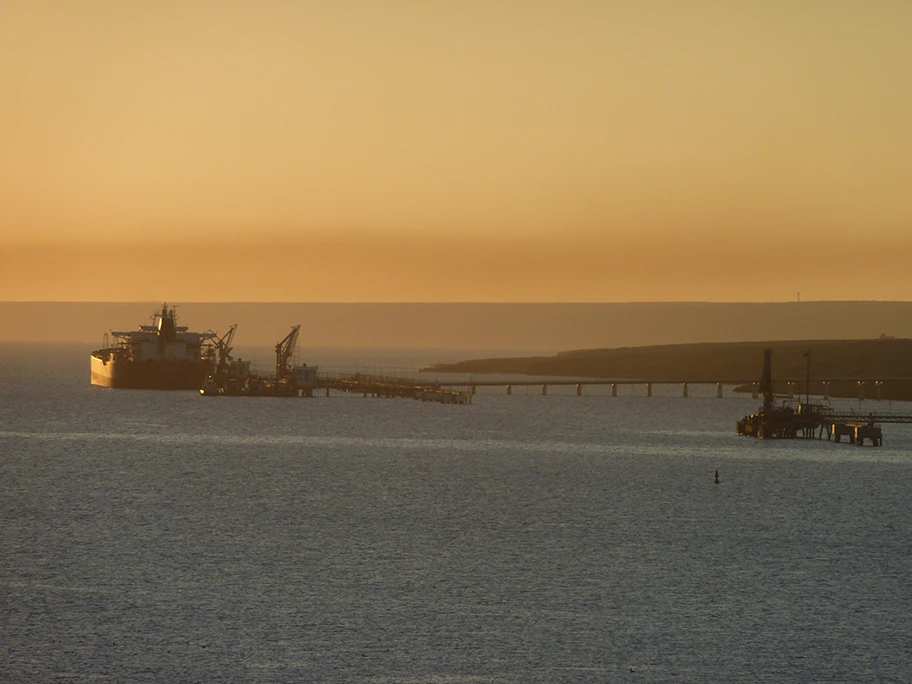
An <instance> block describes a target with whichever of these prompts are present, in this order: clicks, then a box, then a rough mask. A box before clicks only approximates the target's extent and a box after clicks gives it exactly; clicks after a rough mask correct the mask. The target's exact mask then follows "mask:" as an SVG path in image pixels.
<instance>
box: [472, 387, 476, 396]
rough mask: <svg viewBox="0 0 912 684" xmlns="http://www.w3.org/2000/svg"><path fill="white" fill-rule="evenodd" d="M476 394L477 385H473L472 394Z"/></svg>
mask: <svg viewBox="0 0 912 684" xmlns="http://www.w3.org/2000/svg"><path fill="white" fill-rule="evenodd" d="M475 392H476V389H475V385H472V394H475Z"/></svg>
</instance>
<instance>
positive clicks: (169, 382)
mask: <svg viewBox="0 0 912 684" xmlns="http://www.w3.org/2000/svg"><path fill="white" fill-rule="evenodd" d="M111 336H112V338H113V343H112V344H111V345H110V346H108V345H105V347H104V348H102V349H96V350H95V351H93V352H92V356H91V362H92V384H93V385H100V386H102V387H123V388H131V389H188V390H195V389H199V388H200V386H201V385H202V383H203V381H204V380H205V379H206V377H207V376H209V374H210V373H212V372H213V370H214V369H215V365H216V350H215V347H214V345H213V344H212V340H214V339H217V337H218V336H217V335H216V333H214V332H212V331H207V332H202V333H199V332H191V331H190V330H189V329H188V328H187V327H185V326H179V325H177V315H176V314H175V312H174V308H169V307H168V305H167V304H163V305H162V307H161V310H159V311H156V312H155V313H154V314H153V315H152V325H141V326H139V329H138V330H130V331H125V332H112V333H111Z"/></svg>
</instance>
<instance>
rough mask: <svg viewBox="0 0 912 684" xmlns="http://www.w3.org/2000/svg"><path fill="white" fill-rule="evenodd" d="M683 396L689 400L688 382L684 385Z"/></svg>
mask: <svg viewBox="0 0 912 684" xmlns="http://www.w3.org/2000/svg"><path fill="white" fill-rule="evenodd" d="M683 396H684V398H685V399H687V383H686V382H685V383H684V394H683Z"/></svg>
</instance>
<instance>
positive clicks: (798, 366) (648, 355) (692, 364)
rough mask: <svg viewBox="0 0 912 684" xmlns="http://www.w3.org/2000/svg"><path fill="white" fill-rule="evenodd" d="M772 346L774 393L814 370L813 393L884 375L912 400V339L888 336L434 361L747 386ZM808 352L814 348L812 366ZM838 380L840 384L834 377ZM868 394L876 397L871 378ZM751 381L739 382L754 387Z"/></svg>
mask: <svg viewBox="0 0 912 684" xmlns="http://www.w3.org/2000/svg"><path fill="white" fill-rule="evenodd" d="M767 347H769V348H771V349H772V350H773V378H774V380H775V381H776V383H775V384H776V389H777V391H785V389H786V386H787V382H788V381H792V382H793V383H796V384H797V386H799V387H800V389H801V391H806V389H805V388H806V384H805V380H806V376H807V374H808V370H809V369H810V378H811V385H810V387H811V393H812V394H820V393H822V390H823V384H822V381H823V380H830V381H831V382H830V384H829V387H828V389H829V394H830V395H831V396H834V397H856V396H858V381H859V380H868V381H873V380H880V381H882V382H883V385H882V386H881V387H880V388H879V390H878V391H879V392H880V393H881V397H882V398H883V399H894V400H904V401H912V339H908V338H902V339H897V338H894V337H889V336H886V335H883V336H881V337H878V338H876V339H867V340H789V341H778V342H777V341H773V342H723V343H696V344H673V345H659V346H643V347H620V348H614V349H586V350H577V351H567V352H561V353H559V354H555V355H553V356H532V357H515V358H487V359H475V360H467V361H462V362H458V363H446V364H436V365H433V366H429V367H427V368H425V369H424V370H425V371H433V372H437V373H472V374H480V373H503V374H515V375H528V376H559V377H574V378H582V377H586V378H608V379H611V378H617V379H621V378H635V379H642V380H644V381H663V382H684V381H690V382H695V381H698V380H699V381H704V382H726V383H740V384H743V383H744V381H745V380H748V379H750V378H756V379H757V380H759V379H760V374H761V370H762V367H763V350H764V348H767ZM806 352H810V358H811V363H810V367H809V366H808V357H807V356H806ZM834 379H841V380H843V382H832V380H834ZM871 385H872V389H869V390H867V398H874V393H873V392H874V390H873V385H874V383H873V382H871ZM749 387H750V385H746V386H744V387H742V389H749Z"/></svg>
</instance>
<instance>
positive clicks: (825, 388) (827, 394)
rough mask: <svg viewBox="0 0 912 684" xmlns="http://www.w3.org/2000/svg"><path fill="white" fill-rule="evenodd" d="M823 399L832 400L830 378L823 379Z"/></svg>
mask: <svg viewBox="0 0 912 684" xmlns="http://www.w3.org/2000/svg"><path fill="white" fill-rule="evenodd" d="M823 400H824V401H829V400H830V383H829V381H828V380H824V381H823Z"/></svg>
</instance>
